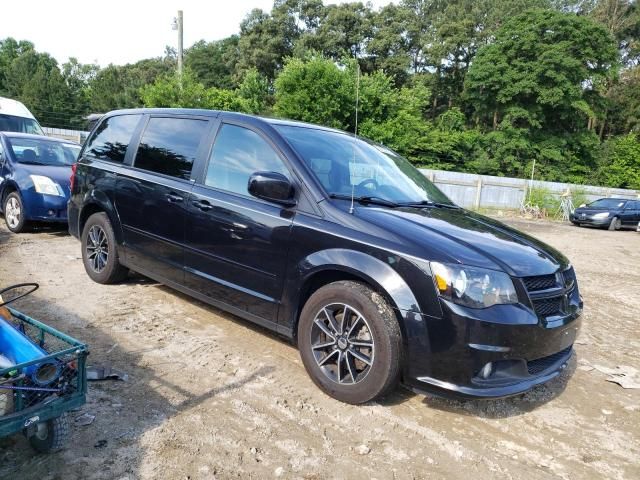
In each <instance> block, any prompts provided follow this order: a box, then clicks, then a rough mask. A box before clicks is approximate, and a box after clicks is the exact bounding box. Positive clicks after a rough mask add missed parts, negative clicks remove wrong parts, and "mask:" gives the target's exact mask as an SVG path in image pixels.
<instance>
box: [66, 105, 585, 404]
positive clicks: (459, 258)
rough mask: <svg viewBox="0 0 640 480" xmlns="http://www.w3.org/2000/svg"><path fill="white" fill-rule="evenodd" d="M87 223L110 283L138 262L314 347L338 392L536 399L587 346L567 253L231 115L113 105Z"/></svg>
mask: <svg viewBox="0 0 640 480" xmlns="http://www.w3.org/2000/svg"><path fill="white" fill-rule="evenodd" d="M71 190H72V195H71V200H70V201H69V231H70V232H71V234H72V235H74V236H76V237H78V238H79V239H80V240H81V251H82V258H83V261H84V266H85V269H86V271H87V274H88V275H89V277H91V278H92V279H93V280H95V281H96V282H99V283H111V282H117V281H120V280H122V279H124V278H125V277H126V275H127V270H128V269H131V270H134V271H136V272H140V273H142V274H144V275H146V276H148V277H151V278H153V279H155V280H157V281H159V282H162V283H164V284H166V285H168V286H170V287H173V288H175V289H176V290H179V291H181V292H184V293H186V294H188V295H190V296H192V297H194V298H197V299H199V300H202V301H204V302H208V303H210V304H212V305H215V306H218V307H220V308H223V309H225V310H227V311H229V312H231V313H234V314H236V315H239V316H241V317H244V318H245V319H248V320H251V321H253V322H255V323H257V324H259V325H262V326H265V327H267V328H269V329H271V330H273V331H275V332H278V333H280V334H282V335H284V336H286V337H289V338H291V339H293V340H294V341H295V342H297V345H298V347H299V349H300V354H301V357H302V361H303V363H304V366H305V367H306V369H307V371H308V373H309V375H310V376H311V378H312V379H313V381H314V382H315V383H316V384H317V385H318V386H319V387H320V388H321V389H322V390H324V391H325V392H326V393H328V394H329V395H331V396H333V397H334V398H337V399H339V400H342V401H345V402H349V403H362V402H366V401H369V400H371V399H374V398H376V397H379V396H381V395H383V394H385V393H387V392H389V391H390V389H392V388H393V387H394V385H395V384H396V382H397V381H398V380H399V379H401V380H402V381H403V382H404V383H405V384H406V385H408V386H409V387H411V388H414V389H418V390H435V391H437V392H439V393H445V394H451V395H459V396H466V397H481V398H486V397H501V396H508V395H514V394H517V393H520V392H524V391H526V390H528V389H530V388H532V387H533V386H534V385H538V384H540V383H543V382H546V381H548V380H550V379H552V378H554V377H556V376H557V375H558V374H559V373H560V371H561V370H562V369H563V368H565V366H566V365H567V362H568V361H569V358H570V357H571V355H572V345H573V343H574V340H575V339H576V335H577V332H578V326H579V324H580V320H579V317H580V315H581V312H582V300H581V297H580V293H579V289H578V284H577V281H576V276H575V272H574V270H573V268H572V267H571V265H570V263H569V261H568V260H567V259H566V258H565V257H564V256H563V255H562V254H561V253H559V252H558V251H556V250H554V249H553V248H551V247H549V246H547V245H545V244H543V243H542V242H540V241H538V240H536V239H534V238H532V237H530V236H528V235H526V234H524V233H521V232H518V231H517V230H514V229H512V228H510V227H508V226H506V225H504V224H502V223H500V222H498V221H495V220H492V219H490V218H487V217H484V216H482V215H478V214H476V213H473V212H470V211H467V210H465V209H463V208H460V207H458V206H456V205H455V204H453V203H452V202H451V201H450V200H449V199H448V198H447V197H446V196H445V195H444V194H443V193H442V192H440V191H439V190H438V189H437V188H436V187H435V186H434V185H433V184H432V183H431V182H429V181H428V180H427V179H426V177H425V176H424V175H422V174H421V173H420V172H419V171H418V170H417V169H415V168H414V167H413V166H411V164H410V163H409V162H408V161H407V160H405V159H404V158H402V157H400V156H399V155H398V154H397V153H395V152H393V151H391V150H389V149H388V148H385V147H384V146H381V145H377V144H373V143H371V142H369V141H367V140H365V139H362V138H355V137H353V136H351V135H348V134H345V133H344V132H340V131H337V130H332V129H328V128H324V127H320V126H317V125H310V124H304V123H299V122H291V121H285V120H274V119H264V118H258V117H253V116H249V115H242V114H236V113H229V112H214V111H207V110H182V109H166V110H165V109H146V110H145V109H141V110H124V111H116V112H111V113H109V114H107V115H105V117H104V118H103V119H102V120H101V122H100V123H99V124H98V125H97V127H96V129H95V130H94V131H93V132H92V133H91V135H90V136H89V138H88V139H87V142H86V143H85V145H84V147H83V150H82V152H81V154H80V158H79V160H78V163H77V164H76V167H75V175H74V177H73V180H72V186H71Z"/></svg>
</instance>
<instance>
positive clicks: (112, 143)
mask: <svg viewBox="0 0 640 480" xmlns="http://www.w3.org/2000/svg"><path fill="white" fill-rule="evenodd" d="M140 117H141V115H118V116H115V117H110V118H107V119H106V120H105V121H103V122H101V123H100V125H98V128H97V130H96V131H95V133H94V134H93V136H92V137H91V139H90V140H89V143H88V144H87V148H86V149H85V151H84V155H86V156H88V157H91V158H95V159H98V160H109V161H111V162H119V163H122V162H123V161H124V156H125V154H126V153H127V147H128V146H129V142H130V141H131V136H132V135H133V131H134V130H135V128H136V126H137V125H138V122H139V121H140Z"/></svg>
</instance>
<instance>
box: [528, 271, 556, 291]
mask: <svg viewBox="0 0 640 480" xmlns="http://www.w3.org/2000/svg"><path fill="white" fill-rule="evenodd" d="M522 280H523V281H524V286H525V287H526V288H527V290H528V291H529V292H537V291H538V290H547V289H549V288H555V287H557V286H558V285H557V282H556V276H555V274H551V275H537V276H535V277H524V278H523V279H522Z"/></svg>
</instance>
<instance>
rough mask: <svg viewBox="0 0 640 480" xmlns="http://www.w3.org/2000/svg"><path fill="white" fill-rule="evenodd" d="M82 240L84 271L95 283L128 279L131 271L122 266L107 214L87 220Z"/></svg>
mask: <svg viewBox="0 0 640 480" xmlns="http://www.w3.org/2000/svg"><path fill="white" fill-rule="evenodd" d="M81 239H82V261H83V263H84V269H85V270H86V271H87V275H89V277H91V279H92V280H93V281H94V282H97V283H102V284H108V283H116V282H120V281H122V280H124V279H125V278H126V277H127V274H128V273H129V270H128V269H127V268H126V267H123V266H122V265H121V264H120V260H119V258H118V249H117V246H116V237H115V235H114V233H113V227H112V226H111V222H110V221H109V217H108V216H107V214H106V213H104V212H98V213H94V214H93V215H91V216H90V217H89V218H88V219H87V222H86V223H85V225H84V228H83V229H82V237H81ZM98 245H99V247H98Z"/></svg>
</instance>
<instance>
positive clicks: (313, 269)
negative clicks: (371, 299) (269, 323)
mask: <svg viewBox="0 0 640 480" xmlns="http://www.w3.org/2000/svg"><path fill="white" fill-rule="evenodd" d="M323 270H334V271H335V270H338V271H344V272H347V273H349V274H351V275H354V276H356V277H360V278H362V279H363V280H365V281H366V282H367V283H369V284H372V285H374V286H376V287H378V288H379V289H381V290H382V291H384V292H385V293H386V294H387V295H388V297H389V298H390V299H391V301H392V302H393V305H392V306H393V307H395V308H396V309H397V310H405V311H411V312H415V313H421V312H420V307H419V305H418V301H417V300H416V298H415V296H414V294H413V292H412V291H411V289H410V288H409V286H408V285H407V283H406V282H405V281H404V279H403V278H402V277H401V276H400V275H399V274H398V272H396V271H395V270H394V269H393V268H391V267H390V266H389V265H388V264H386V263H384V262H383V261H382V260H380V259H378V258H376V257H373V256H371V255H367V254H366V253H363V252H358V251H355V250H347V249H342V248H333V249H329V250H322V251H320V252H315V253H312V254H311V255H309V256H308V257H306V258H305V259H304V260H303V261H302V262H300V264H299V265H298V271H299V272H300V273H301V275H300V277H301V280H302V282H301V284H305V283H306V281H307V280H308V279H309V278H310V277H312V276H313V275H315V274H316V273H318V272H320V271H323Z"/></svg>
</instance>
